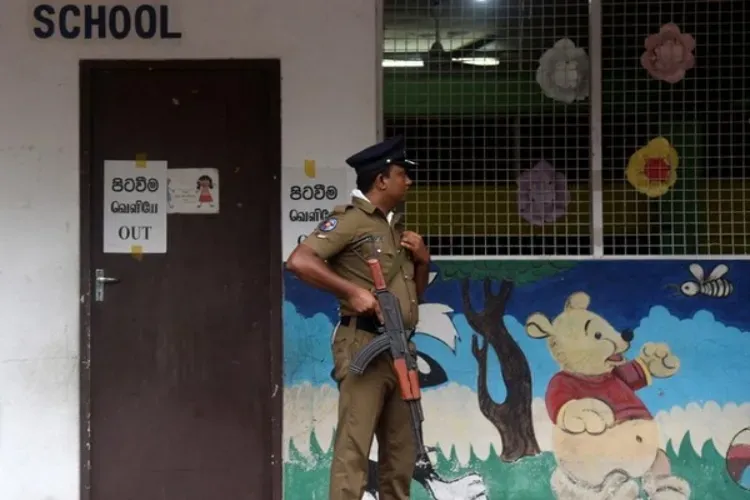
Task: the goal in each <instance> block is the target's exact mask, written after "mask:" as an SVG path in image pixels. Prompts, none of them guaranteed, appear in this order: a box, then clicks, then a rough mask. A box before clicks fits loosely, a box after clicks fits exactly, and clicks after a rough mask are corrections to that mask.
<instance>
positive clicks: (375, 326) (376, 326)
mask: <svg viewBox="0 0 750 500" xmlns="http://www.w3.org/2000/svg"><path fill="white" fill-rule="evenodd" d="M349 325H354V327H355V328H356V329H357V330H363V331H365V332H369V333H372V334H373V335H380V333H381V332H380V329H381V328H383V325H381V324H380V321H379V320H378V318H377V316H341V326H349ZM407 332H408V334H407V338H411V337H412V336H413V335H414V330H407Z"/></svg>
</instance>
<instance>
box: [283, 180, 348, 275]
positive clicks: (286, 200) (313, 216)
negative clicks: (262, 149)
mask: <svg viewBox="0 0 750 500" xmlns="http://www.w3.org/2000/svg"><path fill="white" fill-rule="evenodd" d="M350 200H351V190H350V189H348V183H347V172H346V170H345V169H343V168H320V167H318V168H316V169H315V173H314V177H310V176H309V175H308V174H307V173H305V170H303V169H302V168H300V167H295V168H292V167H284V168H283V169H282V172H281V217H282V225H281V228H282V245H283V247H282V248H283V259H284V261H286V259H287V258H288V257H289V254H291V253H292V251H293V250H294V249H295V247H296V246H297V245H298V244H299V242H301V241H302V240H304V239H305V237H306V236H307V235H308V234H310V232H311V231H312V230H313V229H315V228H316V227H317V225H318V224H320V223H321V222H322V221H323V220H325V219H326V218H327V217H328V216H329V215H330V213H331V211H332V210H333V207H334V206H336V205H343V204H346V203H349V201H350Z"/></svg>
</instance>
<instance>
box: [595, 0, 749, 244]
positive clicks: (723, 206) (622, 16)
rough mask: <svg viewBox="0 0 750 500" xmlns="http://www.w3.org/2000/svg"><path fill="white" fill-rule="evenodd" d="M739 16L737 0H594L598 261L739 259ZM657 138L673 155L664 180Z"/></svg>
mask: <svg viewBox="0 0 750 500" xmlns="http://www.w3.org/2000/svg"><path fill="white" fill-rule="evenodd" d="M749 11H750V6H749V5H748V2H747V1H744V2H743V1H726V0H714V1H699V0H683V1H672V2H663V1H662V2H658V1H656V2H655V1H651V0H638V1H633V0H630V1H627V2H614V1H606V2H604V3H603V4H602V32H603V37H602V76H603V114H602V135H603V141H602V146H603V170H602V173H603V186H604V196H603V197H604V206H603V215H604V217H603V218H604V234H605V236H604V254H605V255H670V256H673V255H696V254H698V255H709V254H715V255H738V254H744V253H748V252H747V251H748V244H749V243H750V240H749V239H748V226H747V222H746V217H747V215H746V214H747V213H748V208H750V206H749V205H748V199H749V198H748V189H750V183H749V182H748V174H749V172H748V167H750V163H748V160H747V158H748V157H747V152H748V148H749V146H748V145H747V144H748V142H749V139H750V136H749V135H748V132H750V128H748V119H750V115H748V113H747V110H748V109H747V105H748V100H749V99H750V93H748V86H749V85H750V80H748V78H749V77H750V71H748V67H749V64H750V60H748V57H749V54H750V52H749V51H748V44H749V43H750V36H749V35H748V33H750V16H748V12H749ZM669 23H672V25H670V24H669ZM677 30H679V31H677ZM660 33H661V34H660ZM649 37H650V38H649ZM647 40H649V41H648V44H647V43H646V41H647ZM691 40H692V41H691ZM693 41H694V46H695V47H694V48H693V49H692V51H691V50H690V48H691V45H693ZM670 42H671V43H670ZM675 42H676V43H675ZM647 45H648V47H647ZM669 50H672V52H673V54H672V55H673V56H674V53H675V51H677V50H680V51H681V52H683V57H682V64H679V59H678V58H676V57H672V58H671V59H672V62H671V63H670V62H669V59H668V58H667V56H668V55H669V53H668V52H667V51H669ZM690 52H692V55H693V56H692V57H693V59H694V63H693V64H691V63H690V61H689V56H688V54H689V53H690ZM644 53H645V54H646V56H645V59H644V60H642V58H643V55H644ZM660 54H661V55H660ZM655 55H656V56H659V57H657V58H654V56H655ZM691 66H692V67H691ZM649 68H652V69H651V71H649ZM660 68H661V69H660ZM683 73H684V76H683ZM681 76H682V79H680V80H679V81H677V80H678V79H679V78H680V77H681ZM660 137H661V138H663V139H664V141H660V140H659V138H660ZM654 140H657V142H652V141H654ZM659 141H660V142H661V143H662V145H666V144H667V143H668V147H671V148H672V149H673V151H674V152H673V154H674V155H675V156H676V157H677V158H678V166H677V167H676V168H674V166H672V167H673V169H674V171H675V175H674V177H673V178H670V177H669V173H668V172H669V169H668V168H667V165H664V164H663V162H660V161H659V160H658V159H655V158H657V157H658V156H659V155H658V154H657V153H658V151H657V147H655V146H654V145H655V144H656V145H657V146H658V144H659ZM665 141H666V142H665ZM649 143H650V144H651V146H650V147H649ZM633 155H635V156H633ZM631 157H632V160H631ZM644 159H645V162H644V161H643V160H644ZM628 174H630V175H631V176H635V177H637V179H636V182H635V183H632V182H631V181H630V180H629V178H628ZM646 179H648V180H649V181H650V182H649V183H648V184H646V183H645V181H646ZM671 181H674V183H673V184H672V182H671ZM634 184H635V185H634ZM644 191H646V192H645V193H644ZM649 191H650V192H649ZM662 192H663V193H662Z"/></svg>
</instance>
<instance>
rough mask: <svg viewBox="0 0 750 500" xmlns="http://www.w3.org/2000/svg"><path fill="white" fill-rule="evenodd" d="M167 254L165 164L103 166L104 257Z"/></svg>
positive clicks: (118, 162)
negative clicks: (109, 255)
mask: <svg viewBox="0 0 750 500" xmlns="http://www.w3.org/2000/svg"><path fill="white" fill-rule="evenodd" d="M166 252H167V162H165V161H148V162H145V167H140V166H139V165H138V162H136V161H122V160H105V162H104V253H166Z"/></svg>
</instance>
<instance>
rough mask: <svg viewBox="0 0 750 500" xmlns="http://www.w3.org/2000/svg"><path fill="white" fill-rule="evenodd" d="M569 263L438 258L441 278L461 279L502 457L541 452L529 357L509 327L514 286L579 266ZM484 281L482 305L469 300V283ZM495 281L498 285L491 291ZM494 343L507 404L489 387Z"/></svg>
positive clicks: (482, 405) (486, 406)
mask: <svg viewBox="0 0 750 500" xmlns="http://www.w3.org/2000/svg"><path fill="white" fill-rule="evenodd" d="M575 264H576V263H575V262H565V261H519V260H513V261H445V262H439V263H438V267H439V269H440V275H441V276H440V277H441V279H443V280H451V279H455V280H461V281H462V283H461V295H462V298H463V308H464V314H465V316H466V320H467V321H468V323H469V325H470V326H471V328H472V329H473V330H474V332H475V333H474V336H473V337H472V339H471V349H472V353H473V354H474V358H475V359H476V360H477V364H478V368H479V375H478V377H477V398H478V400H479V409H480V411H481V412H482V414H483V415H484V416H485V417H486V418H487V419H488V420H489V421H490V422H492V424H493V425H494V426H495V427H496V428H497V430H498V432H499V433H500V437H501V438H502V440H503V451H502V454H501V455H500V458H501V460H503V461H506V462H514V461H516V460H518V459H520V458H522V457H526V456H533V455H537V454H539V451H540V450H539V444H538V443H537V440H536V435H535V434H534V424H533V420H532V417H531V369H530V368H529V362H528V360H527V359H526V355H525V354H524V352H523V351H522V350H521V348H520V347H519V345H518V343H517V342H516V341H515V340H514V339H513V336H512V335H511V334H510V332H509V331H508V328H507V327H506V326H505V321H504V319H503V318H504V316H505V309H506V307H507V304H508V300H509V299H510V296H511V293H512V291H513V287H514V286H517V285H523V284H525V283H532V282H534V281H537V280H539V279H542V278H546V277H549V276H553V275H555V274H557V273H559V272H562V271H565V270H567V269H570V268H571V267H573V266H575ZM472 280H482V281H483V285H484V308H483V309H482V310H478V309H475V308H474V307H473V306H472V304H471V297H470V292H469V286H470V283H471V281H472ZM493 280H499V281H500V289H499V291H498V292H497V293H495V292H493ZM488 347H491V348H492V350H493V351H494V352H495V355H496V356H497V358H498V360H499V361H500V370H501V374H502V378H503V383H504V384H505V388H506V397H505V400H504V401H503V402H496V401H494V400H493V399H492V397H491V396H490V393H489V390H488V387H487V352H488Z"/></svg>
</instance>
